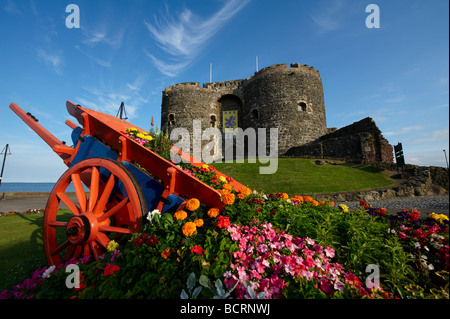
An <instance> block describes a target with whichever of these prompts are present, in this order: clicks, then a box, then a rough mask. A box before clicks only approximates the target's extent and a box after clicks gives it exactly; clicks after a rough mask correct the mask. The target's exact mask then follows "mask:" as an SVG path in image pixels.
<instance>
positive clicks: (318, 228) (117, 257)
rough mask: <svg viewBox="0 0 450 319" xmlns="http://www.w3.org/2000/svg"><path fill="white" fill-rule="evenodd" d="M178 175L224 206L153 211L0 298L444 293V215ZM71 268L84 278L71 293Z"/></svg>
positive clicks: (208, 172)
mask: <svg viewBox="0 0 450 319" xmlns="http://www.w3.org/2000/svg"><path fill="white" fill-rule="evenodd" d="M128 133H129V136H130V137H135V138H139V139H140V141H141V143H142V145H144V146H148V147H151V144H152V143H154V145H156V146H155V147H158V149H159V150H160V151H161V152H167V151H168V150H167V149H166V148H165V149H164V150H163V149H162V147H163V146H164V145H166V144H165V143H161V142H155V139H154V138H152V139H150V137H147V136H146V135H143V136H141V135H139V137H138V136H137V135H138V134H140V133H139V132H137V131H132V130H130V131H129V132H128ZM158 143H159V144H158ZM161 145H163V146H161ZM182 168H183V169H185V170H186V171H189V172H190V173H191V174H193V175H194V176H196V177H197V178H199V179H201V180H202V181H204V182H206V183H208V184H209V185H211V186H212V187H214V188H215V189H217V190H218V191H219V192H220V193H221V194H222V202H223V204H224V205H225V208H224V209H223V210H222V211H220V210H219V209H217V208H214V207H206V206H205V205H204V204H203V203H201V202H200V201H199V200H198V199H195V198H191V199H189V200H188V201H187V202H186V205H185V206H184V207H183V208H182V209H181V210H179V211H176V212H172V213H166V214H163V215H162V214H160V212H159V211H157V210H154V211H151V212H149V213H148V215H147V218H146V223H145V225H144V226H143V229H142V232H141V233H138V234H133V235H131V236H129V237H128V238H126V239H125V240H123V241H121V242H115V241H111V242H110V243H109V244H108V247H107V249H108V250H107V252H106V253H105V254H104V255H103V256H101V257H100V258H99V259H98V260H97V261H95V260H92V258H90V256H85V257H83V259H81V260H71V261H69V262H68V263H66V264H65V265H60V266H59V267H50V268H48V267H44V268H42V269H40V270H37V271H36V272H35V273H34V274H33V275H32V277H31V278H30V279H27V280H26V281H25V282H23V283H22V284H19V285H17V286H15V287H12V288H11V289H9V290H5V291H3V292H1V293H0V298H55V297H56V298H180V297H182V298H189V297H196V298H217V297H221V298H224V297H228V298H389V299H390V298H448V284H449V278H448V271H449V269H448V267H449V265H448V264H449V246H448V218H447V217H446V216H444V215H437V214H432V215H430V216H429V217H428V218H427V219H423V218H420V217H419V215H420V213H418V212H417V211H414V210H413V211H406V210H405V211H402V212H399V213H398V214H395V215H391V214H388V213H387V212H386V210H385V209H382V208H372V207H370V205H368V204H367V203H366V202H361V207H360V209H357V210H349V209H348V207H346V206H342V205H341V206H340V207H335V206H334V203H333V202H330V201H316V200H314V199H313V198H311V197H310V196H303V195H296V196H293V197H290V196H288V194H285V193H276V194H269V195H265V194H261V193H258V192H255V191H253V192H252V191H251V190H249V189H248V188H246V187H243V188H242V189H239V190H236V189H233V188H232V187H231V186H230V184H229V180H227V179H226V178H220V177H218V176H217V175H216V174H215V170H214V168H213V167H212V166H208V165H204V166H203V167H201V168H198V167H194V166H192V165H190V164H189V163H187V164H182ZM73 263H76V264H77V265H78V266H79V269H80V270H81V276H80V281H81V282H80V284H79V287H78V288H75V289H68V288H67V287H66V278H67V275H68V274H67V273H66V272H65V271H64V268H65V267H66V266H67V265H68V264H73ZM374 266H376V267H375V268H376V269H378V271H379V273H377V274H374V273H372V272H371V270H370V269H375V268H374ZM368 269H369V270H368ZM194 275H195V276H194ZM369 275H375V277H374V276H369ZM192 278H194V279H192ZM195 278H200V281H199V283H200V286H199V287H197V288H196V289H195V290H194V289H193V288H194V286H195V282H194V283H193V280H194V281H195ZM372 279H373V280H372ZM212 283H214V284H212ZM206 288H208V289H206ZM186 291H187V292H186Z"/></svg>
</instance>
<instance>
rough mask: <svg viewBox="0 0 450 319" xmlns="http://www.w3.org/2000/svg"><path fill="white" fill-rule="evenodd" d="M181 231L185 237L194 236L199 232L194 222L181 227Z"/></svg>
mask: <svg viewBox="0 0 450 319" xmlns="http://www.w3.org/2000/svg"><path fill="white" fill-rule="evenodd" d="M181 231H182V232H183V234H184V235H185V236H192V235H194V234H195V232H196V231H197V226H196V225H195V223H193V222H187V223H186V224H184V225H183V227H181Z"/></svg>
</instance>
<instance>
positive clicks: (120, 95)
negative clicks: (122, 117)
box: [76, 75, 149, 119]
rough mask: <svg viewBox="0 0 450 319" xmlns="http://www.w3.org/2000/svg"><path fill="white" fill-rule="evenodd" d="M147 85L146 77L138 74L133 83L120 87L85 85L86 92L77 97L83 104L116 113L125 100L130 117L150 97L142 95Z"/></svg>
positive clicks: (112, 113)
mask: <svg viewBox="0 0 450 319" xmlns="http://www.w3.org/2000/svg"><path fill="white" fill-rule="evenodd" d="M144 85H145V77H144V76H142V75H138V76H137V77H136V79H135V80H134V81H133V82H132V83H126V84H125V85H122V86H120V89H116V88H112V87H105V86H102V87H101V88H91V87H89V88H88V87H85V88H84V89H85V91H86V94H85V95H84V96H81V97H77V98H76V101H77V103H79V104H80V105H81V106H85V107H87V108H90V109H93V110H97V111H100V112H104V113H107V114H110V115H116V114H117V111H118V110H119V106H120V103H121V102H124V104H125V109H126V113H127V116H128V118H129V119H133V118H135V117H136V116H137V111H138V109H139V107H141V106H143V105H145V104H146V103H147V102H148V100H149V97H148V96H142V95H141V89H142V87H144Z"/></svg>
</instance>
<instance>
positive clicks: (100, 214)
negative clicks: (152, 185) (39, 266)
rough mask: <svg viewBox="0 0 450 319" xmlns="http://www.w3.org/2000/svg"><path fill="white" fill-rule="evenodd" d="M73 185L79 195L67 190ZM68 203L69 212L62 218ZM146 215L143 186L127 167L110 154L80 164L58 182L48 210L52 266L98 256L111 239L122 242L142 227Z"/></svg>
mask: <svg viewBox="0 0 450 319" xmlns="http://www.w3.org/2000/svg"><path fill="white" fill-rule="evenodd" d="M71 183H72V185H73V187H74V189H75V196H71V194H70V193H68V191H67V187H68V186H69V185H70V184H71ZM85 189H86V190H88V192H89V194H88V195H87V193H86V192H85ZM71 197H72V199H71ZM63 203H64V204H65V206H66V207H67V208H68V209H69V210H70V213H69V214H63V215H61V214H60V215H58V216H57V212H58V209H59V208H60V206H61V204H63ZM145 214H147V205H146V201H145V198H144V195H143V193H142V190H141V188H140V186H139V184H138V182H137V181H136V178H135V177H134V176H133V174H132V173H131V172H130V171H129V170H128V169H127V168H126V167H125V166H124V165H122V164H121V163H119V162H117V161H114V160H111V159H107V158H92V159H87V160H83V161H81V162H79V163H77V164H75V165H74V166H72V167H70V168H69V169H68V170H67V171H66V172H65V173H64V174H63V175H62V176H61V177H60V179H59V180H58V182H57V183H56V184H55V186H54V188H53V190H52V192H51V193H50V197H49V199H48V201H47V206H46V208H45V216H44V228H43V232H44V234H43V237H44V248H45V254H46V258H47V262H48V264H49V265H58V264H61V263H62V262H65V261H68V260H70V259H72V258H75V259H78V258H80V257H83V256H87V255H91V256H94V257H95V259H98V257H99V256H101V255H102V254H103V252H105V251H106V247H107V245H108V243H109V242H110V240H112V239H114V240H115V241H118V242H120V240H121V238H122V237H123V236H124V235H129V234H132V233H135V232H138V231H140V230H141V227H142V217H143V216H144V215H145Z"/></svg>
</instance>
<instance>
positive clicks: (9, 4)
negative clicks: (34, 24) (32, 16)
mask: <svg viewBox="0 0 450 319" xmlns="http://www.w3.org/2000/svg"><path fill="white" fill-rule="evenodd" d="M3 10H5V11H6V12H8V13H13V14H20V15H21V14H22V11H20V10H19V8H17V5H16V3H14V2H13V1H12V0H6V4H5V6H4V7H3Z"/></svg>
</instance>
